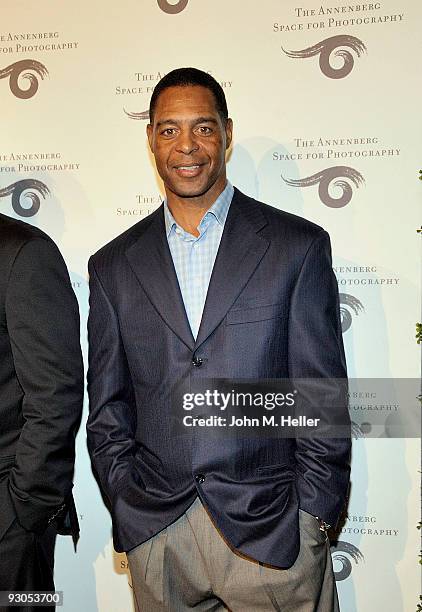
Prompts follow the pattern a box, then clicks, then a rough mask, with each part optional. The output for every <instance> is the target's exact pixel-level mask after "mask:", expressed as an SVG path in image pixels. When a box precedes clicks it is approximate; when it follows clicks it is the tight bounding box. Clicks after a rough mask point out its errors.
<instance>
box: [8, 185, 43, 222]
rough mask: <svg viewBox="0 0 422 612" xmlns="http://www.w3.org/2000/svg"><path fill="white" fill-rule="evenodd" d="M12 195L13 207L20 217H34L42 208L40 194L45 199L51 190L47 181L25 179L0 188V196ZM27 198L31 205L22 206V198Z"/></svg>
mask: <svg viewBox="0 0 422 612" xmlns="http://www.w3.org/2000/svg"><path fill="white" fill-rule="evenodd" d="M9 195H12V208H13V210H14V211H15V213H16V214H17V215H19V216H20V217H33V216H34V215H36V214H37V212H38V211H39V209H40V205H41V200H40V196H42V197H43V198H44V199H45V198H46V197H47V195H50V190H49V188H48V187H47V185H46V184H45V183H42V182H41V181H38V180H37V179H23V180H21V181H17V182H16V183H12V184H11V185H8V186H7V187H4V188H3V189H1V188H0V198H5V197H7V196H9ZM23 198H27V199H28V200H29V202H30V203H31V205H30V206H28V207H26V206H22V199H23Z"/></svg>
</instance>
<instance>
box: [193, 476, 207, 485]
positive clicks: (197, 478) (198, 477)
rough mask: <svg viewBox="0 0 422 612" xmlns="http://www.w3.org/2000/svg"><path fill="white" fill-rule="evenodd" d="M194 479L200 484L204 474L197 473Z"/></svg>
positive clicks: (203, 479)
mask: <svg viewBox="0 0 422 612" xmlns="http://www.w3.org/2000/svg"><path fill="white" fill-rule="evenodd" d="M195 480H196V482H197V483H198V484H202V483H203V482H204V481H205V476H204V474H197V475H196V476H195Z"/></svg>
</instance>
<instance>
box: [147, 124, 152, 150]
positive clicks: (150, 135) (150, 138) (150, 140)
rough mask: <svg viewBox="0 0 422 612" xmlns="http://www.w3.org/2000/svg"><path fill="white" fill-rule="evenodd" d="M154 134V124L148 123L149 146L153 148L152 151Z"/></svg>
mask: <svg viewBox="0 0 422 612" xmlns="http://www.w3.org/2000/svg"><path fill="white" fill-rule="evenodd" d="M152 134H153V131H152V125H151V123H148V125H147V138H148V144H149V148H150V149H151V151H152Z"/></svg>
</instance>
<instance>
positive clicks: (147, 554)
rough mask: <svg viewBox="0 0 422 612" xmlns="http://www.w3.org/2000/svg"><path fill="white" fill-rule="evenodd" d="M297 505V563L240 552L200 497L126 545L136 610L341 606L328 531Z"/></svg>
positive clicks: (309, 611) (329, 609)
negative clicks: (279, 563) (268, 561)
mask: <svg viewBox="0 0 422 612" xmlns="http://www.w3.org/2000/svg"><path fill="white" fill-rule="evenodd" d="M299 512H300V517H299V526H300V552H299V556H298V558H297V560H296V561H295V563H294V565H293V566H292V567H291V568H289V569H287V570H283V569H275V568H273V567H268V566H263V565H262V564H260V563H258V562H256V561H253V560H251V559H249V558H247V557H244V556H242V555H241V554H239V553H237V552H234V551H233V550H232V549H231V548H230V546H229V545H228V544H227V543H226V541H225V540H224V539H223V537H222V535H221V534H220V532H219V531H218V529H217V528H216V527H215V525H214V524H213V522H212V520H211V519H210V517H209V515H208V513H207V511H206V510H205V508H204V506H203V505H202V503H201V501H200V499H199V498H197V499H196V500H195V502H194V503H193V504H192V506H191V507H190V508H189V509H188V510H187V511H186V512H185V514H183V515H182V516H181V517H180V518H179V519H178V520H177V521H176V522H175V523H173V524H172V525H170V526H169V527H167V528H166V529H164V530H163V531H161V532H160V533H158V534H157V535H156V536H154V537H152V538H150V539H149V540H148V541H146V542H144V543H143V544H141V545H140V546H137V547H136V548H134V549H132V550H131V551H130V552H129V553H128V555H127V557H128V562H129V568H130V572H131V575H132V586H133V594H134V602H135V610H136V611H137V612H163V611H166V612H185V611H187V610H197V611H198V612H199V611H201V612H202V611H204V610H216V611H223V610H229V611H231V612H270V611H273V610H277V611H279V612H338V610H339V607H338V599H337V590H336V585H335V580H334V575H333V567H332V562H331V555H330V546H329V542H328V539H327V536H326V535H325V533H324V532H322V531H320V529H319V525H318V522H317V520H316V519H315V518H314V517H313V516H311V515H310V514H307V513H306V512H303V511H302V510H300V511H299ZM280 545H281V546H282V543H281V544H280Z"/></svg>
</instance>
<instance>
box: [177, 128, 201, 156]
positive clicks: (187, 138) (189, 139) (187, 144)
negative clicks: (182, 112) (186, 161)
mask: <svg viewBox="0 0 422 612" xmlns="http://www.w3.org/2000/svg"><path fill="white" fill-rule="evenodd" d="M198 148H199V145H198V142H197V141H196V139H195V134H194V133H193V132H192V131H190V130H183V131H181V132H180V134H179V137H178V139H177V150H178V151H180V152H181V153H184V154H185V155H190V154H191V153H193V152H194V151H197V150H198Z"/></svg>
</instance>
